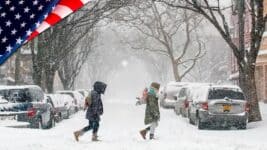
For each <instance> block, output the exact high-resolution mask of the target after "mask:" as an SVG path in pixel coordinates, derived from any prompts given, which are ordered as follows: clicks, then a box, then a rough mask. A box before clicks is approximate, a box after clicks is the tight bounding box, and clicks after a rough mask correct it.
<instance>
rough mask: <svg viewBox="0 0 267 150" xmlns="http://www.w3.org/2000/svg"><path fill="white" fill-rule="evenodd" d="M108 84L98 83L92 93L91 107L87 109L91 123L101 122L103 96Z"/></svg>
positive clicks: (87, 116) (87, 115)
mask: <svg viewBox="0 0 267 150" xmlns="http://www.w3.org/2000/svg"><path fill="white" fill-rule="evenodd" d="M106 86H107V85H106V84H105V83H102V82H96V83H95V84H94V89H93V90H92V91H91V92H90V95H89V96H90V100H91V102H90V105H89V106H88V108H87V112H86V118H87V119H88V120H89V121H100V116H101V115H102V114H103V103H102V99H101V94H104V93H105V89H106Z"/></svg>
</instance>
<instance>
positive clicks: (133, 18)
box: [115, 1, 203, 81]
mask: <svg viewBox="0 0 267 150" xmlns="http://www.w3.org/2000/svg"><path fill="white" fill-rule="evenodd" d="M178 14H182V15H178ZM115 19H116V20H118V21H123V22H124V23H125V24H126V25H128V26H130V27H132V28H135V29H136V30H137V31H139V33H140V35H141V36H142V37H144V38H142V40H139V39H140V37H139V39H138V40H136V41H130V42H128V43H129V44H130V45H131V47H132V48H133V49H135V50H144V51H150V52H154V53H158V54H161V55H165V56H168V57H169V59H170V62H171V65H172V69H173V74H174V78H175V80H176V81H181V80H182V79H183V78H184V77H185V75H186V74H187V73H188V72H190V70H191V69H192V68H193V67H194V66H195V64H196V62H197V60H198V59H199V58H201V57H202V56H203V52H202V49H203V43H202V42H201V41H200V40H199V38H197V37H196V36H195V37H194V36H192V35H193V34H194V33H196V32H195V29H196V27H197V25H198V24H199V23H200V22H201V20H202V19H201V18H200V19H199V17H198V16H196V15H195V14H194V13H191V14H189V13H188V12H187V11H177V10H175V9H171V8H170V7H168V6H166V5H159V4H155V3H154V2H151V1H137V2H136V3H135V5H133V6H131V7H127V8H125V9H123V11H121V12H120V14H117V16H116V18H115ZM181 32H183V33H181ZM179 41H183V42H182V43H179ZM133 43H134V44H133ZM190 49H195V54H193V55H191V56H193V57H188V52H189V50H190Z"/></svg>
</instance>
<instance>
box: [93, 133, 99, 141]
mask: <svg viewBox="0 0 267 150" xmlns="http://www.w3.org/2000/svg"><path fill="white" fill-rule="evenodd" d="M92 141H93V142H98V141H100V140H99V139H98V136H97V134H93V136H92Z"/></svg>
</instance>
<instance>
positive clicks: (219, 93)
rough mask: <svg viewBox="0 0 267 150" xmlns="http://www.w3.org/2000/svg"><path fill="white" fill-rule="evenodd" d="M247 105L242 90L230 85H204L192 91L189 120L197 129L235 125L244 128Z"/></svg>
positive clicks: (246, 118) (245, 125) (246, 117)
mask: <svg viewBox="0 0 267 150" xmlns="http://www.w3.org/2000/svg"><path fill="white" fill-rule="evenodd" d="M248 111H249V106H248V103H247V100H246V99H245V96H244V94H243V92H242V90H241V89H240V88H239V87H238V86H232V85H205V86H201V88H199V89H198V90H195V91H194V94H193V102H192V103H190V106H189V116H188V117H189V122H190V123H192V124H196V125H197V126H198V128H199V129H204V128H208V127H217V126H220V127H232V126H234V127H236V128H238V129H246V127H247V120H248Z"/></svg>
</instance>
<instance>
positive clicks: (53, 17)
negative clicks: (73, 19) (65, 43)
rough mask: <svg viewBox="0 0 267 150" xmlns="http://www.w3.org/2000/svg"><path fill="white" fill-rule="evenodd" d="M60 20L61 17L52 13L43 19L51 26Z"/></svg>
mask: <svg viewBox="0 0 267 150" xmlns="http://www.w3.org/2000/svg"><path fill="white" fill-rule="evenodd" d="M60 20H61V18H60V17H59V16H58V15H57V14H54V13H51V14H50V15H49V16H48V17H47V18H46V19H45V21H46V22H47V23H48V24H50V25H51V26H52V25H54V24H56V23H57V22H59V21H60Z"/></svg>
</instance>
